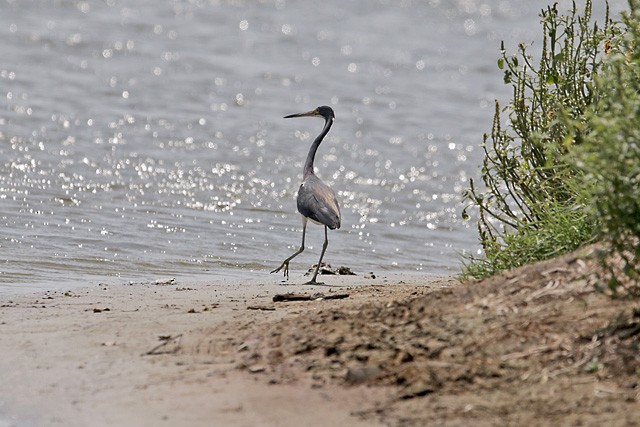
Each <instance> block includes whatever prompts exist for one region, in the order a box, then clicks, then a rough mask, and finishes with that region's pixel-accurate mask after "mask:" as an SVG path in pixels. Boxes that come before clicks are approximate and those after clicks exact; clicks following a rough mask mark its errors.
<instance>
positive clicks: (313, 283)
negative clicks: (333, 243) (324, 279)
mask: <svg viewBox="0 0 640 427" xmlns="http://www.w3.org/2000/svg"><path fill="white" fill-rule="evenodd" d="M327 246H329V236H327V226H326V225H325V226H324V243H323V244H322V252H320V259H319V260H318V265H316V271H315V273H313V277H312V278H311V280H309V281H308V282H307V283H306V284H307V285H321V284H322V283H321V282H316V277H318V271H319V270H320V264H321V263H322V258H323V257H324V253H325V251H326V250H327Z"/></svg>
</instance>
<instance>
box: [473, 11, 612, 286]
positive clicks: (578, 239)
mask: <svg viewBox="0 0 640 427" xmlns="http://www.w3.org/2000/svg"><path fill="white" fill-rule="evenodd" d="M541 23H542V27H543V43H542V51H541V55H540V58H539V60H538V62H537V65H534V64H533V62H534V61H533V57H532V56H531V55H530V54H529V53H528V47H527V46H525V45H524V44H521V45H520V46H519V48H518V53H517V54H515V55H507V53H506V51H505V49H504V44H503V45H502V49H501V57H500V59H499V60H498V67H499V68H500V69H501V70H503V72H504V81H505V84H508V85H510V86H511V87H512V89H513V97H512V99H511V101H510V102H509V104H508V105H507V107H506V108H504V110H501V108H500V106H499V105H498V103H497V102H496V110H495V115H494V120H493V127H492V131H491V134H490V135H485V136H484V141H483V149H484V161H483V167H482V181H483V184H484V185H483V188H478V187H477V186H476V184H475V183H474V181H473V180H471V181H470V189H469V190H468V191H467V192H466V193H465V199H466V200H468V201H469V203H470V205H471V206H473V207H475V208H476V209H477V210H478V215H479V220H478V232H479V236H480V242H481V244H482V247H483V250H484V258H482V259H471V263H470V264H469V265H467V266H466V269H465V272H464V274H465V275H468V276H473V277H485V276H488V275H491V274H495V273H497V272H499V271H502V270H505V269H509V268H513V267H517V266H519V265H523V264H525V263H528V262H533V261H537V260H541V259H546V258H549V257H552V256H555V255H558V254H560V253H565V252H567V251H570V250H573V249H575V248H576V247H579V246H580V245H581V244H583V243H584V242H585V241H589V240H590V239H592V238H593V237H594V235H595V234H596V233H597V221H595V219H594V217H593V216H592V214H591V213H590V210H589V209H588V208H587V204H588V200H589V197H588V193H587V192H585V191H584V189H583V188H581V187H580V186H577V185H575V184H574V181H575V176H576V174H577V172H578V169H577V168H576V167H575V165H574V164H573V163H572V162H570V161H568V160H567V153H568V152H570V151H571V150H572V149H573V146H574V144H575V143H577V142H579V138H575V136H576V135H577V133H576V132H574V129H573V126H575V125H579V126H582V127H584V128H585V129H586V128H587V127H588V126H587V125H586V124H585V123H586V122H585V120H586V118H585V112H586V111H587V110H588V109H589V108H590V106H591V105H593V103H594V102H596V100H598V99H599V93H598V92H597V90H596V88H595V87H594V78H595V76H596V75H597V74H598V72H599V70H600V67H601V54H602V46H603V44H604V41H607V40H611V38H612V35H613V34H614V33H615V27H614V26H613V25H611V23H610V21H609V18H608V16H607V18H606V20H605V26H604V28H602V29H600V28H599V27H598V26H597V25H596V24H594V23H592V22H591V1H590V0H587V2H586V4H585V8H584V10H583V11H582V13H578V11H577V8H576V6H575V4H574V5H573V8H572V10H571V11H570V12H569V13H568V14H566V15H562V14H560V13H559V12H558V10H557V5H554V6H551V7H548V8H547V9H546V10H543V12H542V14H541ZM504 114H506V115H507V119H506V126H503V115H504ZM465 211H466V209H465ZM463 215H464V216H466V212H464V213H463Z"/></svg>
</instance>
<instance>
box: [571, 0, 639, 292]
mask: <svg viewBox="0 0 640 427" xmlns="http://www.w3.org/2000/svg"><path fill="white" fill-rule="evenodd" d="M629 5H630V11H629V12H628V13H625V14H623V18H622V22H623V24H624V25H623V28H624V29H625V31H624V33H622V34H617V35H616V36H615V38H613V39H612V40H611V41H610V42H609V43H608V45H607V47H608V54H607V56H606V58H605V59H604V61H603V68H602V71H601V72H600V73H598V76H597V78H596V79H595V86H594V88H595V90H596V92H597V93H600V94H601V96H599V97H598V98H597V99H596V100H595V102H594V105H593V106H592V107H591V108H590V109H589V111H588V112H587V114H586V121H585V122H586V123H588V126H585V125H584V124H583V123H580V122H578V123H576V122H575V121H574V122H573V127H574V133H573V135H572V137H573V139H574V140H575V141H579V146H578V147H576V150H574V152H573V153H572V155H571V156H570V157H571V158H572V159H573V163H574V165H575V166H576V167H577V168H579V169H580V170H581V171H583V174H584V179H583V183H584V185H585V187H590V189H591V192H592V193H593V202H594V205H595V208H596V211H597V215H598V217H599V218H600V222H601V224H602V232H603V235H604V237H605V240H606V241H607V242H608V243H609V244H610V246H611V248H612V249H613V252H612V253H608V254H607V256H604V257H603V261H604V266H605V272H606V273H607V276H608V277H607V281H608V283H607V284H608V286H609V288H610V289H611V290H612V291H614V292H616V293H620V292H624V293H630V294H634V295H636V296H638V295H640V283H639V280H638V278H639V273H640V52H639V51H638V46H640V0H631V1H630V2H629ZM621 273H622V274H621Z"/></svg>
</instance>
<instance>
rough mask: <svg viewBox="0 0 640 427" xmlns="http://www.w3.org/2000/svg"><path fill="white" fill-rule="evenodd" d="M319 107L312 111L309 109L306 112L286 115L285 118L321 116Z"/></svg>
mask: <svg viewBox="0 0 640 427" xmlns="http://www.w3.org/2000/svg"><path fill="white" fill-rule="evenodd" d="M319 115H320V113H318V109H317V108H316V109H315V110H312V111H307V112H306V113H298V114H289V115H288V116H284V118H285V119H291V118H293V117H316V116H319Z"/></svg>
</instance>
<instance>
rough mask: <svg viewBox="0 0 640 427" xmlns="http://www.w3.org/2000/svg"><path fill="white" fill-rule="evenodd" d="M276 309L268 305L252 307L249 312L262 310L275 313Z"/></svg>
mask: <svg viewBox="0 0 640 427" xmlns="http://www.w3.org/2000/svg"><path fill="white" fill-rule="evenodd" d="M275 309H276V308H275V307H268V306H266V305H250V306H248V307H247V310H262V311H275Z"/></svg>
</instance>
